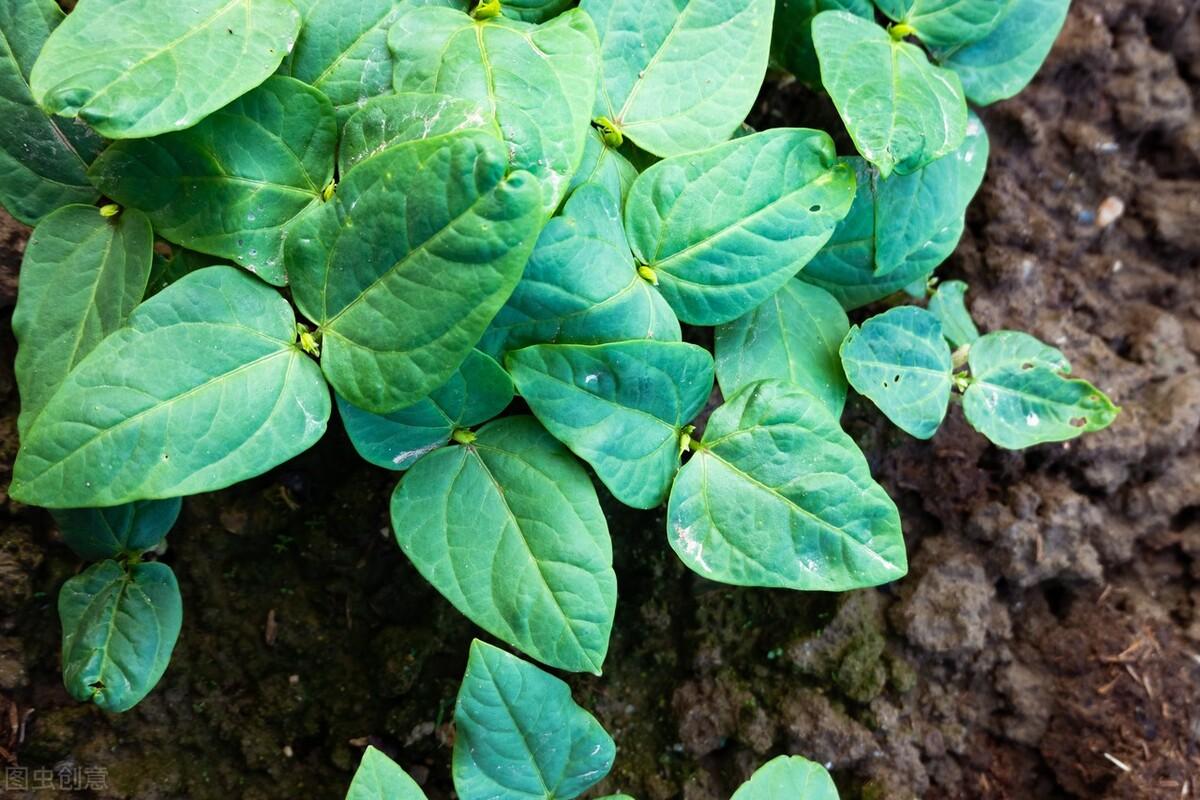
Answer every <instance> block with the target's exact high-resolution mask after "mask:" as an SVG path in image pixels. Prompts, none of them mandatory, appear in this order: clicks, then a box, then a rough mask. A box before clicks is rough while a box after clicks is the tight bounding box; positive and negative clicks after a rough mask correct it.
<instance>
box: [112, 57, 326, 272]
mask: <svg viewBox="0 0 1200 800" xmlns="http://www.w3.org/2000/svg"><path fill="white" fill-rule="evenodd" d="M336 146H337V124H336V122H335V120H334V115H333V107H332V106H331V105H330V104H329V101H328V100H326V99H325V97H324V96H323V95H322V94H321V93H320V92H318V91H316V90H315V89H313V88H311V87H309V86H306V85H305V84H303V83H301V82H300V81H297V80H295V79H293V78H285V77H282V76H278V75H277V76H274V77H272V78H270V79H269V80H268V81H267V82H266V83H264V84H263V85H262V86H259V87H258V88H257V89H255V90H254V91H252V92H250V93H249V94H246V95H244V96H242V97H239V98H238V99H236V100H234V101H233V102H232V103H230V104H229V105H227V106H225V107H224V108H222V109H221V110H220V111H217V112H216V113H214V114H212V115H211V116H209V117H207V118H206V119H204V120H203V121H201V122H200V123H199V124H197V125H195V126H193V127H191V128H188V129H187V130H184V131H179V132H178V133H168V134H164V135H162V136H157V137H155V138H153V139H135V140H130V141H123V142H115V143H114V144H113V145H112V146H110V147H109V148H108V149H107V150H105V151H104V153H102V154H101V155H100V157H99V158H98V159H96V162H95V163H94V164H93V165H92V168H91V170H90V174H91V176H92V180H93V181H95V183H96V186H98V187H99V188H100V191H102V192H104V194H106V195H108V196H109V197H111V198H113V199H114V200H116V201H117V202H119V203H122V204H124V205H128V206H132V207H133V208H137V209H140V210H142V211H144V212H146V214H147V215H148V216H149V217H150V221H151V222H153V223H154V229H155V230H156V231H158V233H159V234H160V235H162V236H163V237H164V238H166V239H169V240H170V241H172V242H175V243H176V244H180V245H182V246H184V247H188V248H191V249H192V250H196V251H199V252H202V253H208V254H211V255H215V256H223V257H225V258H228V259H230V260H232V261H234V262H236V263H238V264H240V265H242V266H243V267H245V268H246V269H248V270H250V271H251V272H253V273H254V274H256V275H258V276H259V277H260V278H262V279H263V280H265V281H267V282H268V283H272V284H275V285H276V286H282V285H283V284H284V283H285V282H286V281H287V276H286V275H285V273H284V266H283V256H282V250H283V240H284V238H285V235H286V233H287V231H288V225H289V223H291V222H292V221H293V220H294V219H296V217H297V216H298V215H300V214H301V213H302V212H303V211H304V210H305V209H308V208H311V207H313V206H317V205H320V203H321V190H322V189H324V187H325V186H326V184H328V183H329V181H331V180H332V179H333V165H334V151H335V148H336Z"/></svg>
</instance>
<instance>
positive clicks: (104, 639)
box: [58, 561, 183, 712]
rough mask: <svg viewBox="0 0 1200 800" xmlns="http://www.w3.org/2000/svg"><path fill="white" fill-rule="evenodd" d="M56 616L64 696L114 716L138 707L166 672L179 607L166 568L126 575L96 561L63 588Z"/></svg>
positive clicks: (142, 568) (136, 569) (147, 566)
mask: <svg viewBox="0 0 1200 800" xmlns="http://www.w3.org/2000/svg"><path fill="white" fill-rule="evenodd" d="M58 615H59V619H60V620H61V621H62V629H63V638H62V664H63V666H62V670H63V682H64V683H65V684H66V686H67V691H69V692H70V693H71V696H72V697H74V698H75V699H76V700H79V701H80V702H87V701H91V702H93V703H95V704H96V705H98V706H99V707H100V708H102V709H104V710H105V711H114V712H120V711H128V710H129V709H131V708H133V707H134V706H135V705H137V704H138V703H139V702H140V701H141V700H142V698H143V697H145V696H146V695H147V694H149V693H150V690H151V689H153V688H154V686H155V684H157V683H158V681H159V679H160V678H161V677H162V675H163V673H164V672H166V670H167V664H168V662H170V660H171V651H172V650H174V649H175V641H176V640H177V639H178V638H179V628H180V625H181V624H182V622H183V604H182V601H181V600H180V597H179V584H178V583H177V582H176V580H175V574H174V573H173V572H171V568H170V567H168V566H167V565H166V564H160V563H157V562H153V563H142V564H135V565H133V566H131V567H129V570H128V572H126V570H125V569H123V568H122V567H121V565H120V564H118V563H117V562H115V561H102V562H100V563H99V564H96V565H94V566H92V567H91V568H89V569H88V570H86V571H85V572H83V573H81V574H80V575H77V576H75V577H74V578H71V579H70V580H69V581H67V582H66V583H65V584H63V587H62V591H61V592H60V593H59V596H58Z"/></svg>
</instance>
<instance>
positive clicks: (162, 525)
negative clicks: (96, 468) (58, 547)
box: [53, 497, 183, 561]
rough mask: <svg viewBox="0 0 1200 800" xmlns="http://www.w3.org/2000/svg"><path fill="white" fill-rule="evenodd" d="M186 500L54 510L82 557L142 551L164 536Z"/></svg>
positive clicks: (92, 558)
mask: <svg viewBox="0 0 1200 800" xmlns="http://www.w3.org/2000/svg"><path fill="white" fill-rule="evenodd" d="M182 505H183V501H182V500H180V498H178V497H172V498H170V499H167V500H136V501H134V502H132V503H125V504H123V505H119V506H109V507H108V508H62V509H58V510H57V511H54V512H53V515H54V521H55V522H57V523H58V529H59V530H60V531H62V535H63V540H64V541H65V542H66V543H67V545H68V546H69V547H70V548H71V549H72V550H74V551H75V553H76V555H78V556H79V557H80V558H86V559H88V560H89V561H99V560H100V559H102V558H116V557H117V556H121V555H127V554H135V553H140V552H142V551H144V550H150V549H151V548H153V547H155V546H156V545H158V543H159V542H161V541H162V540H163V537H164V536H166V535H167V533H168V532H169V531H170V530H171V527H172V526H173V525H174V524H175V520H176V519H178V518H179V509H180V508H181V507H182Z"/></svg>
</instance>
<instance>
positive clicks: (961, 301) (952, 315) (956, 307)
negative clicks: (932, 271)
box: [929, 281, 979, 348]
mask: <svg viewBox="0 0 1200 800" xmlns="http://www.w3.org/2000/svg"><path fill="white" fill-rule="evenodd" d="M966 295H967V285H966V284H965V283H963V282H962V281H946V282H945V283H940V284H938V287H937V291H935V292H934V293H933V297H931V298H929V313H931V314H933V315H934V316H935V317H937V318H938V321H939V322H941V323H942V334H943V335H944V336H945V337H946V341H948V342H949V343H950V346H951V347H954V348H959V347H962V346H963V345H968V344H974V343H975V340H976V339H978V338H979V329H978V328H976V327H975V322H974V320H972V319H971V313H970V312H969V311H967V301H966Z"/></svg>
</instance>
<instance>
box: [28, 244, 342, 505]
mask: <svg viewBox="0 0 1200 800" xmlns="http://www.w3.org/2000/svg"><path fill="white" fill-rule="evenodd" d="M295 339H296V322H295V317H294V316H293V314H292V310H291V307H290V306H289V305H288V303H287V301H286V300H284V299H283V298H282V297H281V296H280V295H279V294H278V292H276V291H274V290H273V289H271V288H270V287H268V286H266V285H264V284H262V283H261V282H259V281H258V280H256V279H255V278H253V277H252V276H250V275H248V274H246V273H245V272H241V271H239V270H237V269H236V268H234V267H209V268H207V269H202V270H199V271H197V272H193V273H191V274H190V275H188V276H186V277H185V278H183V279H181V280H180V281H179V282H177V283H175V284H172V285H171V286H169V287H168V288H166V289H164V290H163V291H162V292H160V293H158V294H156V295H155V296H154V297H152V298H151V299H149V300H147V301H146V302H144V303H142V304H141V305H140V306H138V308H137V309H136V310H135V311H134V312H133V314H132V315H131V316H130V318H129V321H128V323H127V324H126V325H125V327H123V328H121V329H120V330H118V331H116V332H115V333H113V334H111V335H109V336H108V337H107V338H106V339H104V340H103V341H101V342H100V344H98V345H97V346H96V348H95V349H94V350H92V352H91V354H90V355H88V356H87V357H86V358H85V359H84V360H83V361H81V362H80V363H79V365H78V366H76V367H75V369H74V370H72V371H71V373H70V374H69V375H68V376H67V378H66V380H65V381H64V382H63V384H62V386H61V387H60V388H59V390H58V391H57V392H56V393H55V394H54V396H53V397H52V398H51V399H50V402H49V403H47V404H46V407H45V408H44V409H43V411H42V413H41V414H40V415H38V417H37V419H36V420H35V421H34V423H33V424H32V425H31V426H30V428H29V431H28V432H27V434H26V436H25V438H24V441H23V442H22V446H21V450H20V452H19V454H18V456H17V463H16V466H15V467H14V471H13V482H12V486H11V489H10V492H11V494H12V496H13V497H14V498H17V499H19V500H21V501H22V502H25V503H29V504H31V505H39V506H44V507H46V508H81V507H92V506H109V505H117V504H120V503H125V502H129V501H132V500H141V499H156V498H167V497H176V496H181V495H189V494H196V493H198V492H208V491H213V490H216V489H221V488H224V487H226V486H229V485H231V484H234V483H237V482H238V481H242V480H245V479H247V478H250V477H253V476H255V475H259V474H261V473H263V472H265V471H266V470H268V469H270V468H271V467H274V466H276V465H277V464H281V463H283V462H284V461H286V460H287V459H289V458H291V457H292V456H295V455H297V454H298V453H301V452H303V451H304V450H306V449H307V448H308V447H309V446H311V445H312V444H313V443H314V442H316V440H317V439H319V438H320V437H321V434H323V433H324V432H325V424H326V422H327V420H328V419H329V390H328V389H327V388H326V386H325V383H324V381H323V380H322V378H321V374H320V370H319V369H318V367H317V365H316V363H314V362H313V361H312V360H311V359H310V358H308V356H306V355H305V354H304V353H302V352H301V351H300V349H299V347H297V346H296V344H295Z"/></svg>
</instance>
